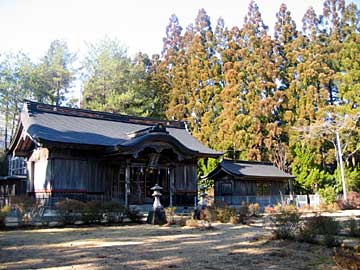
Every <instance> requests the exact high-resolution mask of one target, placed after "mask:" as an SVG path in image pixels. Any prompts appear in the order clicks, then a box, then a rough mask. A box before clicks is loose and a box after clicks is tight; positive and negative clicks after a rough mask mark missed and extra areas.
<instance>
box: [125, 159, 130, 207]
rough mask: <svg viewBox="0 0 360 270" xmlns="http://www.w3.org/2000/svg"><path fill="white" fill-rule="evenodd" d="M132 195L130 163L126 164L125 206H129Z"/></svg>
mask: <svg viewBox="0 0 360 270" xmlns="http://www.w3.org/2000/svg"><path fill="white" fill-rule="evenodd" d="M129 195H130V163H128V162H127V163H126V169H125V206H129Z"/></svg>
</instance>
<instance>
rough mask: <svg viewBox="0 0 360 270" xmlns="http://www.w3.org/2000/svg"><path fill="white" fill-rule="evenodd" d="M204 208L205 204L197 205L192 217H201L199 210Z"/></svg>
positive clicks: (198, 218)
mask: <svg viewBox="0 0 360 270" xmlns="http://www.w3.org/2000/svg"><path fill="white" fill-rule="evenodd" d="M205 209H206V205H198V206H197V207H196V208H195V210H194V214H193V219H197V220H200V219H201V212H202V211H204V210H205Z"/></svg>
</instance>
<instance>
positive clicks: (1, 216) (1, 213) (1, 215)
mask: <svg viewBox="0 0 360 270" xmlns="http://www.w3.org/2000/svg"><path fill="white" fill-rule="evenodd" d="M10 212H11V208H10V206H8V205H6V206H4V207H3V208H1V209H0V227H4V226H5V218H6V216H7V215H8V214H9V213H10Z"/></svg>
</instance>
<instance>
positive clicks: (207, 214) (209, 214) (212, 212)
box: [201, 206, 217, 222]
mask: <svg viewBox="0 0 360 270" xmlns="http://www.w3.org/2000/svg"><path fill="white" fill-rule="evenodd" d="M201 217H202V218H203V219H204V220H207V221H208V222H214V221H216V220H217V214H216V209H215V207H214V206H209V207H206V208H205V209H204V210H203V211H202V216H201Z"/></svg>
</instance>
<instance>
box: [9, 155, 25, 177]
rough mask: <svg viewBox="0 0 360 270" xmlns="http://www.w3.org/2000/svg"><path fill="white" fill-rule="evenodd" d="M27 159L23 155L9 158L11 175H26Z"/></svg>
mask: <svg viewBox="0 0 360 270" xmlns="http://www.w3.org/2000/svg"><path fill="white" fill-rule="evenodd" d="M26 174H27V170H26V160H25V159H24V158H22V157H13V158H10V159H9V175H26Z"/></svg>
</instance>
